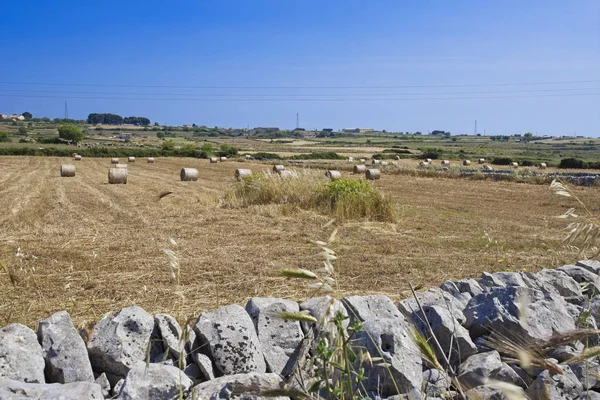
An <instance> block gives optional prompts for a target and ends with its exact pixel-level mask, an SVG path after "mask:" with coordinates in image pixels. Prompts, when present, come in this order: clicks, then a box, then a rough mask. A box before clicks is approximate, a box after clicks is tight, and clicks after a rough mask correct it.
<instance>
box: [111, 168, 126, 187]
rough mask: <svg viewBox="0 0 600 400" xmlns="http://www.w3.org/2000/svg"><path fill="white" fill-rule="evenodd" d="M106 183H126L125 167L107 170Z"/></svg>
mask: <svg viewBox="0 0 600 400" xmlns="http://www.w3.org/2000/svg"><path fill="white" fill-rule="evenodd" d="M108 183H110V184H120V183H122V184H126V183H127V169H126V168H110V169H109V170H108Z"/></svg>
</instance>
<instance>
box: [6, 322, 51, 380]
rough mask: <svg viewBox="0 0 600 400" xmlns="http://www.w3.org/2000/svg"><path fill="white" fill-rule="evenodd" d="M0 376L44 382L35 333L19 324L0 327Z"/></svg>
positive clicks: (40, 351)
mask: <svg viewBox="0 0 600 400" xmlns="http://www.w3.org/2000/svg"><path fill="white" fill-rule="evenodd" d="M0 378H9V379H16V380H19V381H23V382H32V383H44V382H45V378H44V357H43V353H42V348H41V346H40V344H39V343H38V340H37V336H36V334H35V333H34V332H33V331H32V330H31V329H29V328H28V327H26V326H25V325H21V324H11V325H8V326H5V327H4V328H2V329H0Z"/></svg>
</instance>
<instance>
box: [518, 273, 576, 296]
mask: <svg viewBox="0 0 600 400" xmlns="http://www.w3.org/2000/svg"><path fill="white" fill-rule="evenodd" d="M523 277H524V279H526V280H528V282H527V283H528V286H529V287H531V288H533V289H539V290H541V291H543V292H545V293H551V292H552V291H555V292H556V293H558V294H559V295H561V296H562V297H564V298H565V299H567V301H569V302H572V303H575V304H579V303H580V302H581V301H582V300H583V293H582V292H581V287H580V286H579V284H578V283H577V282H576V281H575V279H573V278H571V277H570V276H569V275H567V274H565V273H564V272H562V271H559V270H555V269H543V270H541V271H539V272H537V273H535V274H529V273H526V274H523Z"/></svg>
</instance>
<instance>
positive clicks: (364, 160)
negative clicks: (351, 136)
mask: <svg viewBox="0 0 600 400" xmlns="http://www.w3.org/2000/svg"><path fill="white" fill-rule="evenodd" d="M358 161H360V162H361V163H363V164H364V163H366V162H367V159H366V158H361V159H360V160H358Z"/></svg>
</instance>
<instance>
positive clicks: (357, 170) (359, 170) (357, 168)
mask: <svg viewBox="0 0 600 400" xmlns="http://www.w3.org/2000/svg"><path fill="white" fill-rule="evenodd" d="M353 172H354V173H355V174H364V173H365V172H367V167H365V166H364V165H355V166H354V170H353Z"/></svg>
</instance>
